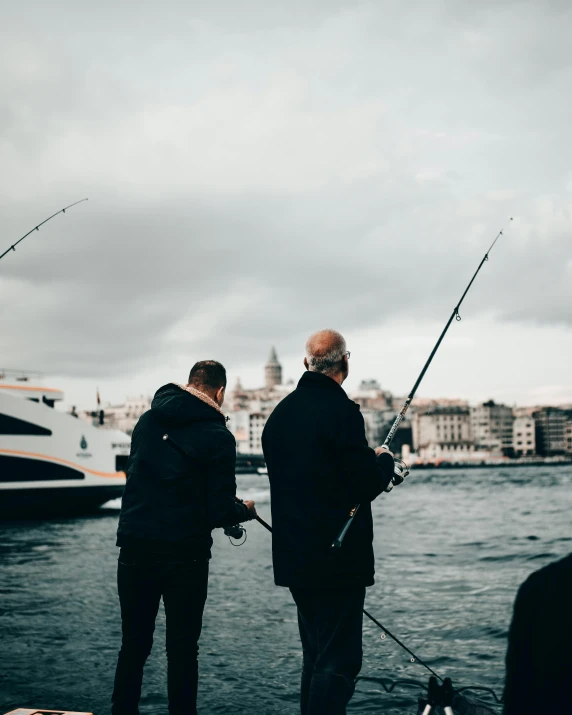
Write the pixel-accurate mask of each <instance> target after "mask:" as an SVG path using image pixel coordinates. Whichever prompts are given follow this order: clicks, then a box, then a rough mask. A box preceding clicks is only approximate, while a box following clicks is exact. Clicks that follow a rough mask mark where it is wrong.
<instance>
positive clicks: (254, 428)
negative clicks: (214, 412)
mask: <svg viewBox="0 0 572 715" xmlns="http://www.w3.org/2000/svg"><path fill="white" fill-rule="evenodd" d="M294 388H295V385H294V382H293V381H292V380H289V381H288V382H287V383H286V384H282V365H281V364H280V362H279V360H278V355H277V354H276V349H275V348H274V347H272V348H271V350H270V357H269V359H268V362H267V363H266V365H265V366H264V387H258V388H254V389H246V388H244V387H243V385H242V382H241V380H240V378H238V379H237V381H236V384H235V386H234V388H233V389H232V390H231V391H230V392H229V394H228V398H227V399H228V407H227V409H226V412H227V415H228V418H229V421H228V428H229V429H230V431H231V432H232V433H233V435H234V437H235V439H236V447H237V451H238V452H239V454H262V430H263V429H264V425H265V424H266V420H267V419H268V417H269V415H270V413H271V412H272V410H273V409H274V408H275V407H276V405H277V404H278V403H279V402H280V400H282V399H283V398H284V397H285V396H286V395H287V394H289V393H290V392H292V390H293V389H294Z"/></svg>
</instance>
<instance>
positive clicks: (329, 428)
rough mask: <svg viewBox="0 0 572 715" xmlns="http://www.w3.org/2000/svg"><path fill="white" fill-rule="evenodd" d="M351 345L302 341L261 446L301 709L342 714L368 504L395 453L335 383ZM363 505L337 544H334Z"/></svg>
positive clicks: (356, 643) (356, 662)
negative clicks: (375, 438) (290, 381)
mask: <svg viewBox="0 0 572 715" xmlns="http://www.w3.org/2000/svg"><path fill="white" fill-rule="evenodd" d="M349 357H350V353H349V352H348V351H347V350H346V342H345V340H344V338H343V337H342V335H340V333H338V332H337V331H335V330H321V331H319V332H317V333H314V334H313V335H312V336H311V337H310V338H309V339H308V342H307V343H306V357H305V358H304V365H305V367H306V373H305V374H304V375H303V376H302V378H301V379H300V382H299V383H298V386H297V388H296V389H295V390H294V392H292V393H291V394H290V395H288V396H287V397H285V398H284V399H283V400H282V401H281V402H280V403H279V404H278V406H277V407H276V409H275V410H274V412H273V413H272V414H271V415H270V417H269V419H268V422H267V423H266V427H265V429H264V432H263V435H262V446H263V450H264V456H265V459H266V464H267V466H268V476H269V480H270V493H271V507H272V528H273V534H272V554H273V563H274V581H275V583H276V585H278V586H286V587H288V588H290V591H291V593H292V596H293V598H294V601H295V603H296V606H297V607H298V625H299V629H300V639H301V641H302V650H303V656H304V660H303V669H302V684H301V694H300V706H301V712H302V715H325V714H327V715H344V714H345V712H346V705H347V703H348V702H349V700H350V698H351V697H352V695H353V691H354V681H355V678H356V676H357V675H358V673H359V671H360V669H361V661H362V609H363V605H364V599H365V589H366V587H367V586H371V585H372V584H373V581H374V579H373V577H374V556H373V546H372V541H373V523H372V516H371V506H370V503H371V502H372V501H373V500H374V499H375V498H376V497H377V496H378V495H379V494H380V493H381V492H382V491H384V490H385V489H386V488H387V487H388V485H389V483H390V481H391V479H392V476H393V455H392V454H391V452H389V451H388V450H387V449H385V448H382V447H378V448H377V449H376V450H373V449H371V448H370V447H369V446H368V443H367V439H366V435H365V426H364V421H363V417H362V415H361V412H360V409H359V406H358V405H357V404H356V403H355V402H353V401H352V400H350V399H349V398H348V396H347V395H346V393H345V391H344V390H343V388H342V383H343V382H344V380H345V379H346V378H347V376H348V372H349V362H348V361H349ZM358 503H359V504H361V508H360V510H359V512H358V513H357V515H356V517H355V519H354V523H353V525H352V528H351V529H350V530H349V531H348V533H347V536H346V538H345V540H344V544H343V547H342V548H341V549H340V550H338V551H333V550H332V549H331V544H332V541H333V540H334V538H335V537H336V535H337V534H338V533H339V531H340V529H341V527H342V526H343V525H344V523H345V522H346V520H347V517H348V514H349V511H350V509H351V508H352V506H353V505H354V504H358Z"/></svg>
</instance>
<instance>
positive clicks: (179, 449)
mask: <svg viewBox="0 0 572 715" xmlns="http://www.w3.org/2000/svg"><path fill="white" fill-rule="evenodd" d="M163 441H165V442H166V443H167V444H168V445H169V447H172V448H173V449H174V450H176V451H177V452H178V453H179V454H180V455H182V456H183V457H188V458H189V459H190V458H192V455H191V454H189V453H188V452H187V451H186V450H184V449H183V448H182V447H181V445H180V444H178V443H177V442H175V440H174V439H173V438H172V437H169V435H168V434H164V435H163ZM234 498H235V500H236V501H237V502H239V503H240V504H242V499H239V498H238V497H237V496H235V497H234ZM254 518H255V519H256V521H257V522H258V523H259V524H262V526H263V527H264V528H265V529H268V531H270V532H271V531H272V527H271V526H270V524H267V523H266V522H265V521H264V519H261V518H260V517H259V516H258V514H257V515H256V516H255V517H254Z"/></svg>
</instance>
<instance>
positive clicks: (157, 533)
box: [117, 384, 249, 558]
mask: <svg viewBox="0 0 572 715" xmlns="http://www.w3.org/2000/svg"><path fill="white" fill-rule="evenodd" d="M165 433H168V434H169V436H170V437H172V438H173V440H174V441H175V442H176V443H177V444H179V445H180V446H181V447H182V448H183V449H184V450H185V451H187V452H189V453H191V454H193V455H194V457H193V459H189V458H188V457H185V456H184V455H181V454H180V453H179V452H178V451H176V450H175V449H173V448H172V447H170V446H169V445H168V444H167V443H166V442H164V441H163V435H164V434H165ZM235 463H236V442H235V439H234V437H233V435H232V434H231V432H229V430H228V429H227V427H226V421H225V417H224V416H223V415H222V414H221V413H220V412H218V411H217V410H216V409H215V408H214V407H211V406H210V405H208V404H206V403H205V402H203V401H202V400H200V399H198V398H197V397H195V396H194V395H191V394H190V393H189V392H186V391H185V390H183V389H181V388H180V387H179V386H178V385H173V384H169V385H165V386H164V387H161V388H160V389H159V390H158V391H157V393H156V394H155V397H154V398H153V402H152V403H151V409H150V410H148V411H147V412H145V413H144V414H143V415H141V417H140V419H139V421H138V422H137V425H136V426H135V429H134V430H133V436H132V440H131V453H130V455H129V462H128V464H127V484H126V486H125V492H124V494H123V501H122V505H121V514H120V516H119V527H118V530H117V545H118V546H128V547H140V548H144V549H147V550H152V551H155V552H167V553H170V552H173V553H185V554H191V555H196V556H206V557H207V558H208V557H210V548H211V546H212V537H211V531H212V529H214V528H215V527H218V526H230V525H232V524H236V523H238V522H241V521H247V520H248V519H249V515H248V510H247V508H246V507H245V506H244V505H243V504H239V503H238V502H236V501H235V494H236V480H235V475H234V469H235Z"/></svg>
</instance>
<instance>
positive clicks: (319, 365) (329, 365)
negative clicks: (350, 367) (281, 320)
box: [306, 329, 346, 375]
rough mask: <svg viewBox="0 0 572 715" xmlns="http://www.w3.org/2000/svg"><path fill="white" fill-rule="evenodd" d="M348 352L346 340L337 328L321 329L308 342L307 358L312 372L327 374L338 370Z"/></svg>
mask: <svg viewBox="0 0 572 715" xmlns="http://www.w3.org/2000/svg"><path fill="white" fill-rule="evenodd" d="M345 354H346V341H345V340H344V337H343V335H341V333H338V331H337V330H330V329H328V330H319V331H318V332H317V333H314V334H313V335H310V337H309V338H308V341H307V342H306V359H307V361H308V366H309V369H310V370H311V372H323V373H325V374H326V375H327V374H328V373H330V372H333V371H336V368H338V367H339V364H340V363H341V361H342V359H343V357H344V355H345Z"/></svg>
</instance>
